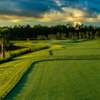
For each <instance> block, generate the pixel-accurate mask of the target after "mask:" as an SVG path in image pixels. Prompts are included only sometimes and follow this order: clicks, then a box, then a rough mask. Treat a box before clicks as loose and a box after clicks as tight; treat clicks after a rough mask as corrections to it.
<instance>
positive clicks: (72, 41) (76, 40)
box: [52, 39, 89, 45]
mask: <svg viewBox="0 0 100 100" xmlns="http://www.w3.org/2000/svg"><path fill="white" fill-rule="evenodd" d="M86 41H89V40H87V39H86V40H78V39H71V40H70V41H66V42H58V43H52V44H59V45H68V44H65V43H82V42H86ZM70 45H71V44H70Z"/></svg>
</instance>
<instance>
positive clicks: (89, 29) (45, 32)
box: [0, 24, 100, 40]
mask: <svg viewBox="0 0 100 100" xmlns="http://www.w3.org/2000/svg"><path fill="white" fill-rule="evenodd" d="M1 28H2V27H0V29H1ZM8 31H9V37H8V39H10V40H16V39H17V40H18V39H19V40H20V39H22V40H24V39H34V40H36V39H37V40H41V39H42V40H46V39H66V38H69V39H97V38H100V27H96V26H92V25H90V26H86V25H83V24H82V25H78V24H77V25H76V26H73V25H72V24H67V25H56V26H42V25H35V26H30V25H23V26H21V25H18V26H16V25H15V26H14V27H8Z"/></svg>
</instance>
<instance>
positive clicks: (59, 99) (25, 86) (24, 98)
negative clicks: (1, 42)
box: [7, 60, 100, 100]
mask: <svg viewBox="0 0 100 100" xmlns="http://www.w3.org/2000/svg"><path fill="white" fill-rule="evenodd" d="M99 66H100V60H99V61H97V60H85V61H84V60H80V61H79V60H59V61H57V60H55V61H44V62H38V63H34V64H33V65H32V66H31V69H30V70H29V71H28V72H27V73H26V75H25V76H24V77H23V79H22V80H21V81H20V83H19V84H18V85H17V86H16V88H15V89H14V90H13V91H12V93H11V94H10V95H9V96H8V97H7V100H99V98H100V96H99V94H100V74H99V73H100V67H99Z"/></svg>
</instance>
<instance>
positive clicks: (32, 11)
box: [0, 0, 100, 18]
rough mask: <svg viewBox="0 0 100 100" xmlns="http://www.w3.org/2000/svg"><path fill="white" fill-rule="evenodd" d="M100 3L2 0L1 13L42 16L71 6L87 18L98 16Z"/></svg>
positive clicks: (63, 0)
mask: <svg viewBox="0 0 100 100" xmlns="http://www.w3.org/2000/svg"><path fill="white" fill-rule="evenodd" d="M99 4H100V1H99V0H0V15H9V16H12V15H15V16H24V17H34V18H42V15H43V14H45V13H48V12H49V11H51V10H56V11H59V12H62V13H63V12H64V11H63V10H62V8H69V7H70V8H73V9H78V10H81V11H83V12H85V15H84V17H86V18H88V17H90V18H96V17H97V16H98V14H100V10H99ZM70 16H71V17H73V16H72V14H70Z"/></svg>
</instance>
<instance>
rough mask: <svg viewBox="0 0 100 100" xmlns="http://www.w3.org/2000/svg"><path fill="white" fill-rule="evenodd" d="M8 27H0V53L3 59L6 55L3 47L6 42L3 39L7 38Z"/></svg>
mask: <svg viewBox="0 0 100 100" xmlns="http://www.w3.org/2000/svg"><path fill="white" fill-rule="evenodd" d="M8 33H9V29H8V28H7V27H3V28H0V40H1V55H2V57H3V59H4V58H5V57H6V53H5V49H6V44H5V40H6V39H7V38H8Z"/></svg>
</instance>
